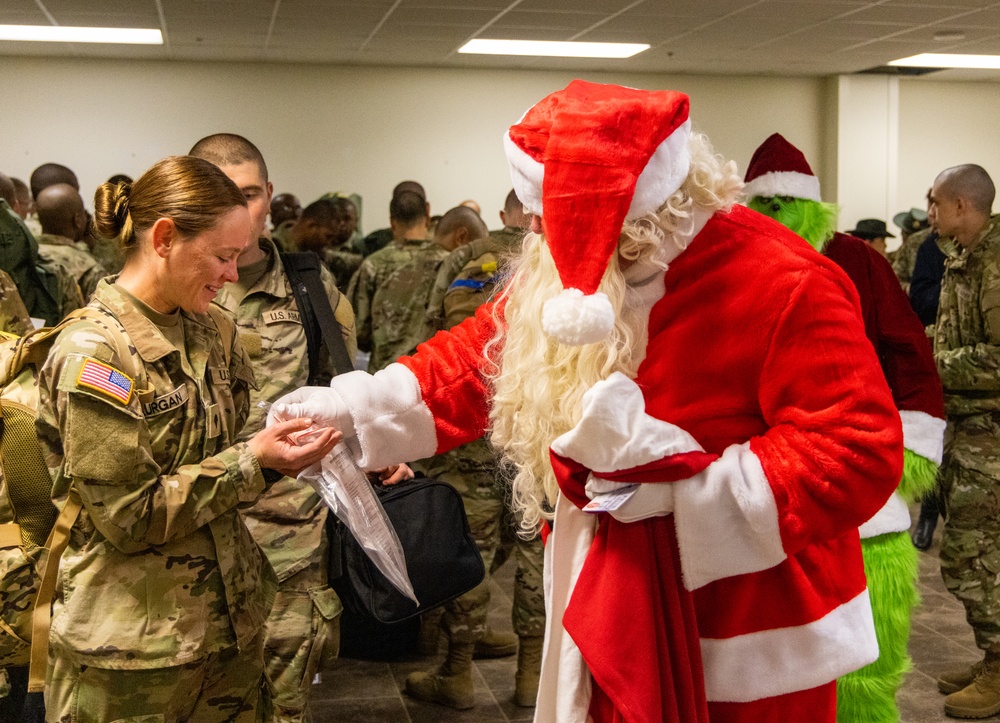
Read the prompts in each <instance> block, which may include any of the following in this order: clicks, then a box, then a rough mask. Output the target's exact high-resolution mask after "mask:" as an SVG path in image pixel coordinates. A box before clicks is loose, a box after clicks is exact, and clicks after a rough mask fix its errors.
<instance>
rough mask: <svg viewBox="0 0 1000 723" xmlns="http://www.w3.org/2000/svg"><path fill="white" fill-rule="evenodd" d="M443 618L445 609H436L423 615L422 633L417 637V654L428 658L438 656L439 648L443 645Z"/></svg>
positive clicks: (421, 618)
mask: <svg viewBox="0 0 1000 723" xmlns="http://www.w3.org/2000/svg"><path fill="white" fill-rule="evenodd" d="M443 617H444V608H443V607H436V608H434V609H433V610H428V611H427V612H425V613H423V614H421V616H420V633H419V634H418V636H417V652H418V653H419V654H420V655H424V656H428V657H429V656H431V655H437V651H438V646H439V645H440V643H441V619H442V618H443Z"/></svg>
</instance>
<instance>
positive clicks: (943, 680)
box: [937, 660, 983, 695]
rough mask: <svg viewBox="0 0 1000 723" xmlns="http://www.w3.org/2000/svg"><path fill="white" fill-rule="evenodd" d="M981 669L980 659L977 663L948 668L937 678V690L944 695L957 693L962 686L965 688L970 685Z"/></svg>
mask: <svg viewBox="0 0 1000 723" xmlns="http://www.w3.org/2000/svg"><path fill="white" fill-rule="evenodd" d="M982 670H983V661H982V660H980V661H979V662H978V663H973V664H972V665H963V666H962V667H961V668H955V669H952V670H948V671H946V672H944V673H942V674H941V676H940V677H939V678H938V679H937V686H938V690H940V691H941V692H942V693H944V694H945V695H949V694H951V693H957V692H958V691H960V690H962V689H963V688H967V687H969V686H970V685H972V681H974V680H975V679H976V676H977V675H979V673H980V672H982Z"/></svg>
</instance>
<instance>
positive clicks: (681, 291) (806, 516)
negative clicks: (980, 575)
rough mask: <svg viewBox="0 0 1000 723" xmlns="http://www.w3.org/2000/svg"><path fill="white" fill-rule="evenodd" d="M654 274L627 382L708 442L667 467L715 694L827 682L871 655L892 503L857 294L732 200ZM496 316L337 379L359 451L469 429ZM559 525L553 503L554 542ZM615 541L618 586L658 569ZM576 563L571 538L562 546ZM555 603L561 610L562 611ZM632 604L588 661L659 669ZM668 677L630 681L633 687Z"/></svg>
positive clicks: (708, 682)
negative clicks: (875, 560) (879, 531)
mask: <svg viewBox="0 0 1000 723" xmlns="http://www.w3.org/2000/svg"><path fill="white" fill-rule="evenodd" d="M662 285H663V289H662V294H661V295H660V297H659V300H658V301H656V302H655V303H654V304H653V306H652V309H651V312H650V315H649V322H648V345H647V349H646V355H645V361H644V362H643V363H642V364H641V366H640V368H639V371H638V375H637V377H636V380H635V381H636V383H637V384H638V386H639V388H640V389H641V390H642V394H643V397H644V399H645V406H646V412H647V413H648V414H649V415H651V416H652V417H654V418H656V419H658V420H664V421H666V422H669V423H671V424H673V425H677V426H678V427H680V428H681V429H683V430H686V431H687V432H689V433H690V434H691V435H692V436H693V437H694V439H695V440H697V442H698V443H699V444H700V446H701V448H702V449H703V450H704V451H705V452H706V453H708V455H709V456H710V459H711V460H714V461H711V463H710V464H708V466H707V467H705V468H704V470H702V471H701V472H699V473H697V474H695V475H694V476H692V477H689V478H687V479H683V480H681V481H677V482H674V483H673V484H672V485H671V488H672V494H673V503H672V507H673V524H674V526H675V527H676V539H677V545H678V548H679V551H680V567H681V572H682V575H683V579H684V584H685V587H687V588H688V589H689V590H691V591H692V593H693V596H694V606H695V612H696V616H697V626H698V632H699V635H700V640H701V653H702V658H703V666H704V669H703V672H704V681H705V689H706V692H707V696H708V700H709V701H732V702H748V701H754V700H759V699H762V698H768V697H772V696H777V695H783V694H786V693H790V692H794V691H800V690H806V689H809V688H814V687H816V686H819V685H823V684H825V683H828V682H830V681H832V680H834V679H835V678H837V677H839V676H840V675H843V674H844V673H846V672H848V671H851V670H854V669H857V668H859V667H861V666H863V665H865V664H867V663H869V662H871V661H872V660H874V659H875V658H876V657H877V655H878V650H877V644H876V642H875V637H874V630H873V627H872V620H871V608H870V605H869V602H868V597H867V592H866V589H865V578H864V572H863V568H862V562H861V551H860V544H859V538H858V532H857V528H858V526H859V525H860V524H861V523H862V522H864V521H865V520H867V519H868V518H870V517H871V516H872V515H873V514H874V513H875V512H876V511H877V510H878V509H879V508H880V507H882V505H883V503H885V501H886V499H887V498H888V497H889V495H890V494H891V493H892V491H893V488H894V487H895V483H896V481H897V480H898V479H899V475H900V472H901V467H902V430H901V426H900V421H899V415H898V413H897V412H896V409H895V407H894V405H893V400H892V396H891V394H890V392H889V390H888V388H887V386H886V382H885V378H884V376H883V374H882V372H881V370H880V368H879V363H878V360H877V358H876V356H875V354H874V351H873V349H872V347H871V345H870V344H869V343H868V342H867V340H866V338H865V332H864V328H863V325H862V323H861V321H860V313H859V305H858V298H857V293H856V291H855V290H854V288H853V285H852V284H851V282H850V280H848V279H847V278H846V277H845V276H844V274H843V272H842V271H841V270H840V269H839V268H837V267H836V265H835V264H833V263H832V262H830V261H829V260H827V259H823V258H822V257H820V256H819V255H818V254H816V252H815V251H813V250H812V249H811V248H810V247H809V246H808V244H806V243H805V242H804V241H802V240H801V239H799V238H798V237H797V236H794V235H793V234H791V232H790V231H788V230H787V229H786V228H784V227H783V226H781V225H780V224H777V223H776V222H773V221H771V220H770V219H767V218H765V217H763V216H761V215H760V214H757V213H755V212H753V211H750V210H749V209H746V208H743V207H739V206H738V207H734V208H733V210H732V211H731V212H729V213H726V214H723V213H718V214H716V215H715V216H713V217H712V218H711V220H709V221H708V223H707V224H706V225H705V226H704V228H703V229H702V231H701V232H700V233H699V234H698V235H697V236H696V237H695V238H694V240H693V241H692V242H691V244H690V246H689V247H688V248H687V250H686V251H684V252H683V253H682V254H681V255H680V256H679V257H678V258H676V259H675V260H674V261H673V262H672V263H671V266H670V268H669V269H668V271H667V272H666V274H665V275H663V276H662ZM493 334H494V324H493V321H492V315H491V313H490V310H489V309H488V308H483V309H480V310H479V312H478V313H477V315H476V316H475V317H473V318H470V319H468V320H466V321H465V322H463V323H462V324H461V325H459V326H457V327H455V328H453V329H452V330H450V331H449V332H442V333H440V334H438V335H437V336H435V337H434V338H433V339H431V340H430V341H429V342H428V343H427V344H424V345H422V346H421V347H419V348H418V350H417V353H416V354H415V355H414V356H413V357H409V358H404V359H402V360H400V363H399V364H396V365H392V366H390V367H389V368H387V369H386V370H383V371H382V372H380V373H379V374H376V375H375V377H373V378H371V379H370V381H369V382H365V383H359V382H360V380H355V379H352V376H353V375H345V376H341V377H338V378H337V379H335V380H334V383H333V386H334V389H336V390H337V391H338V392H339V394H340V395H341V397H342V398H343V399H344V401H345V403H346V404H347V406H348V408H349V409H350V410H351V414H352V417H353V420H354V424H355V431H356V434H357V439H356V445H357V446H356V451H357V452H358V453H359V455H360V460H359V461H360V462H361V463H362V464H363V465H366V466H378V465H381V464H385V463H389V462H394V461H400V460H401V459H406V458H416V457H421V456H426V455H428V454H432V453H440V452H443V451H446V450H448V449H451V448H453V447H455V446H457V445H460V444H463V443H465V442H467V441H470V440H472V439H475V438H477V437H478V436H480V435H481V434H482V433H483V430H484V429H485V426H486V422H487V396H488V389H487V386H486V384H485V382H484V380H483V378H482V376H481V374H480V369H481V368H482V366H483V364H484V363H485V362H484V358H483V348H484V346H485V344H486V343H487V341H488V340H489V339H491V338H492V336H493ZM706 461H707V460H706ZM608 524H615V523H613V522H611V521H609V522H608ZM567 527H569V526H567ZM560 532H561V530H560V525H559V523H558V522H557V524H556V528H555V537H556V541H557V542H558V537H559V535H560ZM606 539H608V540H610V539H612V538H611V537H608V538H606ZM549 544H550V545H551V544H552V541H551V540H550V542H549ZM612 552H614V553H616V554H617V555H618V556H619V557H624V558H629V559H631V560H632V561H633V562H634V561H635V560H636V556H639V562H638V564H632V565H630V566H629V569H627V570H626V569H621V570H620V572H621V575H622V576H621V578H620V585H618V587H619V588H628V586H629V584H630V576H633V575H640V574H644V573H646V574H653V575H655V574H656V572H657V571H656V569H655V565H652V564H643V563H642V559H641V556H642V555H643V554H644V553H643V551H641V550H640V551H627V552H626V554H624V555H621V554H620V553H622V551H620V550H612ZM572 554H576V553H572ZM600 554H604V555H607V554H608V550H607V549H606V546H605V549H604V551H603V553H600ZM581 562H582V560H581V559H580V556H579V555H578V554H577V559H576V560H575V561H574V562H573V563H572V564H574V565H576V566H577V567H578V568H579V567H580V565H581ZM646 562H647V563H650V561H649V560H647V561H646ZM558 572H559V571H558V570H555V571H553V573H554V574H556V573H558ZM547 574H548V571H547ZM570 578H572V575H571V576H570ZM572 587H573V580H572V579H570V589H569V590H568V591H563V597H562V598H561V600H562V603H566V601H567V600H569V602H573V598H572V595H573V590H572ZM588 589H590V590H593V587H592V586H588ZM587 602H588V604H589V606H597V607H600V606H601V605H602V602H601V600H600V599H599V598H598V599H589V600H588V601H587ZM550 605H553V606H555V605H557V603H555V602H551V601H550ZM567 607H568V605H567ZM551 612H557V613H559V615H558V616H557V617H559V618H560V623H561V613H562V610H558V609H555V610H553V609H551V608H550V613H551ZM630 615H631V610H621V609H607V610H603V611H602V612H601V613H600V614H599V615H598V616H597V619H601V620H605V621H606V622H608V623H610V624H615V625H618V626H622V627H621V629H622V634H621V636H620V645H618V646H609V647H608V649H605V650H600V651H594V652H591V653H590V655H591V657H590V658H588V659H587V660H586V662H587V665H588V666H590V667H592V668H596V669H602V670H608V669H611V670H613V669H615V668H616V667H617V666H619V665H620V664H623V663H624V661H626V660H630V661H632V662H633V663H635V662H638V663H639V665H638V666H636V665H632V666H630V667H631V668H633V669H634V668H636V667H638V668H639V669H642V668H644V667H648V668H649V669H650V670H658V669H663V666H662V665H659V664H658V661H662V659H663V657H664V656H666V655H668V651H662V650H657V649H656V645H655V640H654V641H649V640H645V639H643V638H642V637H641V636H634V635H632V634H631V633H629V632H626V631H627V630H630V629H631V626H632V624H633V622H636V624H639V623H641V621H633V620H632V618H631V617H630ZM550 618H551V616H550ZM593 620H594V619H593V618H592V619H591V622H592V624H593ZM550 623H551V619H550ZM640 629H641V628H640ZM595 656H596V657H595ZM668 667H669V666H668ZM661 683H662V681H656V680H655V679H649V678H644V679H640V680H634V681H623V684H624V685H626V686H628V685H631V686H634V691H633V692H636V694H637V695H646V693H648V690H647V689H648V688H650V687H653V686H656V685H658V684H661ZM643 691H646V692H645V693H644V692H643ZM584 692H585V691H584ZM607 692H608V694H609V695H610V696H611V697H612V698H614V697H615V696H616V695H619V694H620V692H619V691H607ZM625 695H626V697H627V696H628V695H629V692H628V691H625ZM647 697H648V696H647ZM540 702H541V701H540ZM583 710H586V707H585V706H584V707H583ZM560 720H562V719H560Z"/></svg>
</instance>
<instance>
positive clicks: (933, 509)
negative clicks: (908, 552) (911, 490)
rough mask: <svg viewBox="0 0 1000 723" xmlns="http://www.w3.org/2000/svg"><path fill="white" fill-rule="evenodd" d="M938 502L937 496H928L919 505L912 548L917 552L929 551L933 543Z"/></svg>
mask: <svg viewBox="0 0 1000 723" xmlns="http://www.w3.org/2000/svg"><path fill="white" fill-rule="evenodd" d="M938 514H939V511H938V501H937V496H936V495H934V494H929V495H927V496H926V497H924V501H923V502H921V503H920V519H918V520H917V527H916V529H915V530H913V546H914V547H915V548H917V549H918V550H929V549H930V548H931V543H932V542H933V541H934V528H935V527H937V521H938Z"/></svg>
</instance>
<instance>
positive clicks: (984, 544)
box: [939, 415, 1000, 650]
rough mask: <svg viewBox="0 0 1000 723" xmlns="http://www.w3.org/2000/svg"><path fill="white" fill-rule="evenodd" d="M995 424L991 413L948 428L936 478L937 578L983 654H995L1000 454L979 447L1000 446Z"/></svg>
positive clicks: (999, 641) (999, 623) (999, 601)
mask: <svg viewBox="0 0 1000 723" xmlns="http://www.w3.org/2000/svg"><path fill="white" fill-rule="evenodd" d="M984 425H985V427H984ZM997 426H998V425H997V424H995V421H994V420H993V415H977V416H976V417H974V418H967V419H966V420H963V424H961V425H956V426H955V427H954V428H953V426H952V425H951V424H949V429H948V437H947V439H946V444H945V458H944V462H943V464H942V465H941V472H940V475H939V479H940V482H941V491H942V494H943V497H944V501H945V527H944V533H943V536H942V538H941V576H942V578H944V583H945V585H946V586H947V588H948V590H949V591H950V592H951V593H952V594H953V595H954V596H955V597H957V598H958V599H959V600H960V601H961V602H962V604H963V605H965V616H966V619H967V620H968V622H969V625H970V626H972V630H973V632H974V633H975V636H976V645H977V646H978V647H980V648H981V649H983V650H986V649H989V648H993V649H994V650H1000V455H997V453H996V451H995V450H993V449H984V447H983V440H984V439H986V440H987V442H988V443H989V444H990V445H991V446H993V447H995V446H996V445H997V444H998V442H1000V436H998V435H1000V429H998V428H997ZM986 427H988V429H987V428H986ZM984 432H987V433H988V434H985V435H984Z"/></svg>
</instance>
